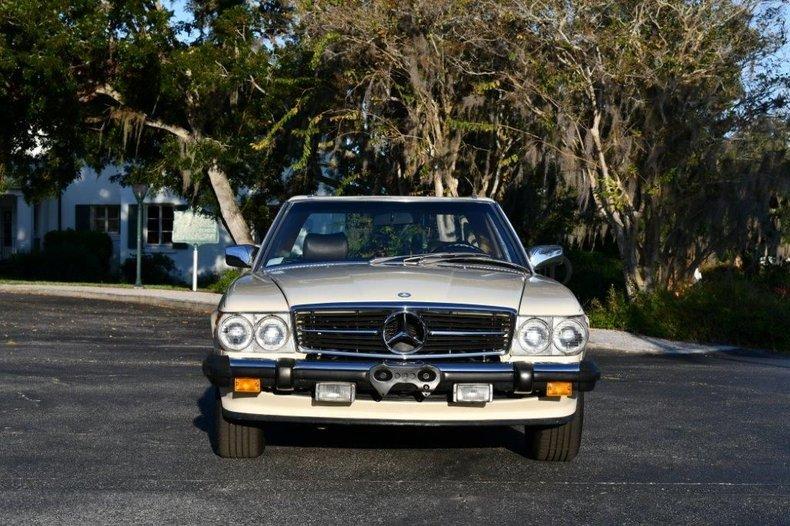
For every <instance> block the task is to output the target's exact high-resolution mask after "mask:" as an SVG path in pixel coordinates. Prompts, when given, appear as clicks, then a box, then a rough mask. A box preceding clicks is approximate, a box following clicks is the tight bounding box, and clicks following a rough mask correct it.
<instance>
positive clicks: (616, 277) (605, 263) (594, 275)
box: [566, 250, 625, 307]
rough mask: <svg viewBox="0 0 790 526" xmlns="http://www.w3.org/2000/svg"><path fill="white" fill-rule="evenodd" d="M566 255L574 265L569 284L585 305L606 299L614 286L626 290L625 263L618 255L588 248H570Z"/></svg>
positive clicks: (622, 290)
mask: <svg viewBox="0 0 790 526" xmlns="http://www.w3.org/2000/svg"><path fill="white" fill-rule="evenodd" d="M566 255H567V257H568V259H569V260H570V262H571V265H572V266H573V273H572V274H571V279H570V280H569V281H568V283H567V286H568V288H569V289H571V291H572V292H573V293H574V294H575V295H576V297H577V298H578V299H579V302H580V303H581V304H582V305H584V306H585V307H586V306H588V305H590V304H591V302H592V301H593V300H596V299H597V300H598V301H599V302H600V301H603V300H605V299H606V297H607V293H608V292H609V290H610V289H612V288H614V289H615V290H616V291H620V292H624V291H625V279H624V278H623V263H622V262H621V261H620V259H618V258H617V257H614V256H609V255H606V254H603V253H601V252H591V251H586V250H568V251H566Z"/></svg>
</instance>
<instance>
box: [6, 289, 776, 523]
mask: <svg viewBox="0 0 790 526" xmlns="http://www.w3.org/2000/svg"><path fill="white" fill-rule="evenodd" d="M778 329H781V330H784V329H782V328H778ZM210 338H211V335H210V330H209V324H208V317H207V316H206V315H203V314H199V313H196V312H194V311H187V310H176V309H168V308H161V307H152V306H145V305H139V304H125V303H118V302H110V301H101V300H80V299H68V298H56V297H46V296H24V295H15V294H0V518H1V519H0V521H1V522H3V523H6V524H16V523H21V522H40V523H44V522H47V523H49V522H61V523H62V522H66V523H75V522H78V521H85V522H88V523H118V522H121V523H132V522H138V523H153V522H177V523H224V524H228V523H237V524H238V523H258V524H261V523H270V522H272V523H274V522H276V523H281V524H285V523H288V524H313V523H315V524H338V523H363V522H365V523H418V524H422V523H426V524H435V523H438V522H446V523H448V524H453V523H476V524H480V523H485V524H492V523H520V524H525V523H528V524H548V523H562V522H570V521H573V522H580V523H593V524H597V523H611V522H617V523H645V522H651V523H658V522H662V523H664V522H668V523H701V524H708V523H750V524H754V523H760V524H781V523H785V524H786V523H787V522H788V520H790V519H788V518H789V517H790V464H789V463H790V433H789V431H790V429H788V427H789V422H790V358H786V357H782V356H780V355H772V354H760V353H753V352H727V353H713V354H708V355H693V356H655V355H651V356H638V355H637V356H635V355H623V354H617V353H593V357H594V358H595V359H596V361H597V362H598V364H599V366H600V368H601V370H602V371H603V378H602V380H601V382H600V383H599V384H598V387H597V388H596V390H595V391H593V392H592V393H589V394H588V397H587V400H586V402H587V403H586V407H585V434H584V438H583V443H582V450H581V452H580V454H579V457H577V459H576V460H575V461H573V462H571V463H567V464H549V463H539V462H535V461H531V460H529V459H527V458H525V457H524V456H523V455H522V442H523V434H522V431H521V430H520V429H518V428H510V427H501V428H485V427H484V428H463V427H455V428H419V427H417V428H402V427H395V428H388V427H354V426H337V427H328V428H319V427H314V426H296V425H269V426H268V427H267V428H266V432H267V440H268V444H267V449H266V453H265V454H264V456H263V457H261V458H258V459H252V460H223V459H220V458H219V457H217V456H215V455H214V454H213V453H212V450H211V446H210V443H209V438H208V433H209V431H210V429H211V427H212V426H213V420H212V419H213V415H212V400H213V398H212V392H211V391H210V389H209V384H208V383H207V382H206V380H205V379H204V378H203V377H202V375H201V372H200V360H201V359H202V358H203V357H204V356H205V354H206V353H207V352H208V350H209V349H210V347H211V339H210Z"/></svg>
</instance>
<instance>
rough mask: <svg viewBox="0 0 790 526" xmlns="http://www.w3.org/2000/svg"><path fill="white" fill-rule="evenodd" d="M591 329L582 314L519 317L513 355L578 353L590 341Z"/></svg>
mask: <svg viewBox="0 0 790 526" xmlns="http://www.w3.org/2000/svg"><path fill="white" fill-rule="evenodd" d="M588 335H589V331H588V329H587V322H586V320H585V318H584V317H583V316H577V317H573V318H519V320H518V331H517V332H516V337H515V338H514V341H513V345H512V348H511V354H514V355H555V356H570V355H574V354H579V353H580V352H582V351H583V350H584V346H585V345H586V344H587V338H588Z"/></svg>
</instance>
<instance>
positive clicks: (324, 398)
mask: <svg viewBox="0 0 790 526" xmlns="http://www.w3.org/2000/svg"><path fill="white" fill-rule="evenodd" d="M356 388H357V386H356V384H352V383H348V382H319V383H317V384H315V400H316V402H327V403H331V404H350V403H351V402H353V401H354V396H355V395H356V390H357V389H356Z"/></svg>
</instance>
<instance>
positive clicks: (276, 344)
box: [255, 316, 288, 351]
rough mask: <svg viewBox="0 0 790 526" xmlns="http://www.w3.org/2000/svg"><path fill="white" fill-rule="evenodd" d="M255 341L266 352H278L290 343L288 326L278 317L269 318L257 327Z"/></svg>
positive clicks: (260, 322) (264, 319)
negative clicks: (286, 343) (287, 342)
mask: <svg viewBox="0 0 790 526" xmlns="http://www.w3.org/2000/svg"><path fill="white" fill-rule="evenodd" d="M255 341H256V342H258V345H260V346H261V347H262V348H263V350H264V351H276V350H277V349H279V348H280V347H282V346H283V345H285V342H286V341H288V326H287V325H286V324H285V322H284V321H283V320H281V319H280V318H278V317H277V316H267V317H266V318H263V319H262V320H261V321H259V322H258V323H257V324H256V325H255Z"/></svg>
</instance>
